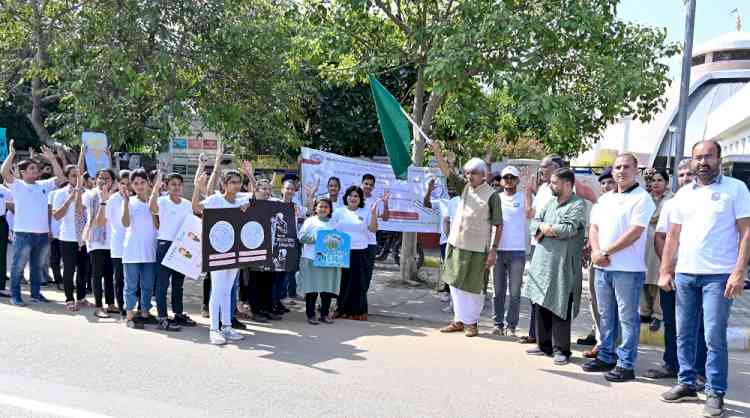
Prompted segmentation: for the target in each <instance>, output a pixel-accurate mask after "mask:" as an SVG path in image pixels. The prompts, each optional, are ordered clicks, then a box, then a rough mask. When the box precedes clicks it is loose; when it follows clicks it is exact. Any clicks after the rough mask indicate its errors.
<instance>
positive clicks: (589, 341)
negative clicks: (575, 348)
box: [576, 334, 596, 345]
mask: <svg viewBox="0 0 750 418" xmlns="http://www.w3.org/2000/svg"><path fill="white" fill-rule="evenodd" d="M576 344H578V345H596V336H594V335H592V334H589V335H587V336H585V337H581V338H579V339H578V340H576Z"/></svg>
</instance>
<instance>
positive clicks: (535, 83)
mask: <svg viewBox="0 0 750 418" xmlns="http://www.w3.org/2000/svg"><path fill="white" fill-rule="evenodd" d="M617 4H618V1H617V0H567V1H563V2H560V1H553V0H537V1H525V0H501V1H490V0H463V1H461V0H430V1H420V2H411V1H403V0H373V1H362V0H328V1H321V0H308V1H307V2H306V5H307V9H306V15H307V16H308V17H309V19H310V20H311V22H314V23H316V24H317V25H318V29H316V31H315V33H314V34H313V35H314V36H315V37H316V41H315V42H313V43H311V45H310V51H311V53H313V54H317V55H318V56H319V57H321V58H318V62H320V63H321V65H324V66H331V63H333V65H334V66H337V67H338V68H339V69H342V70H343V69H345V68H349V69H350V71H348V73H349V77H362V76H363V73H364V72H367V71H368V70H369V69H370V68H374V67H378V68H382V67H383V66H388V65H394V66H395V65H399V64H400V63H402V62H408V63H410V65H413V66H414V68H415V70H416V74H417V77H416V82H415V84H414V86H413V90H412V91H413V98H412V100H411V102H412V103H411V106H410V107H411V112H412V117H413V119H414V120H415V122H416V123H417V124H419V125H420V126H421V128H422V129H423V130H424V131H425V132H428V133H429V132H431V130H432V128H433V122H434V120H435V115H436V114H437V112H438V110H439V109H440V106H441V105H442V104H443V102H444V101H445V99H446V98H447V97H449V96H450V95H451V94H452V93H454V92H456V91H460V89H462V88H464V87H465V86H466V85H467V84H470V83H480V84H481V85H486V86H489V87H494V88H496V89H501V90H503V91H506V92H507V94H508V95H509V96H510V97H511V98H512V100H513V102H514V104H515V105H516V107H515V108H514V109H513V112H512V113H513V115H514V117H515V118H516V119H517V121H518V124H519V125H520V126H524V127H528V128H529V129H532V130H533V131H535V132H537V133H538V134H539V135H535V136H536V137H538V138H540V139H541V140H542V141H543V142H544V143H545V146H547V147H548V148H554V149H557V150H559V151H560V152H562V153H563V154H565V155H571V154H574V153H575V152H577V151H579V150H581V149H583V148H584V147H585V146H586V145H587V144H588V143H589V142H590V141H593V140H595V139H596V138H597V137H598V135H599V134H600V132H601V131H602V129H603V128H604V127H605V126H606V125H607V124H608V123H610V122H612V121H614V120H616V118H617V117H619V116H620V115H623V114H635V115H638V116H639V117H641V118H642V119H648V118H649V117H651V116H652V115H653V114H654V113H655V112H656V111H657V110H658V109H659V108H660V107H661V106H663V105H664V99H663V98H662V93H663V91H664V90H665V88H666V86H667V84H668V80H667V70H668V68H667V66H666V65H665V64H663V61H664V58H667V57H669V56H671V55H673V54H675V53H676V52H677V48H676V46H675V45H668V44H665V42H664V41H665V31H664V30H657V29H652V28H648V27H644V26H639V25H634V24H630V23H625V22H622V21H620V20H618V19H617V18H616V16H615V12H616V6H617ZM342 72H344V71H342ZM413 137H414V142H413V143H414V145H413V150H412V157H413V163H414V164H415V165H420V164H421V163H422V161H423V157H424V141H423V139H422V138H420V136H419V135H418V133H417V130H416V128H415V129H414V132H413ZM415 242H416V238H415V235H414V234H405V236H404V240H403V250H402V254H403V257H402V259H403V260H405V262H404V263H402V264H401V273H402V277H403V278H404V279H411V278H414V277H415V276H416V263H414V262H412V260H413V255H414V253H415Z"/></svg>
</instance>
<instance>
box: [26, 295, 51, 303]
mask: <svg viewBox="0 0 750 418" xmlns="http://www.w3.org/2000/svg"><path fill="white" fill-rule="evenodd" d="M29 302H33V303H49V299H47V298H45V297H44V295H42V294H38V295H36V296H32V297H30V298H29Z"/></svg>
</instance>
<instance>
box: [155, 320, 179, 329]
mask: <svg viewBox="0 0 750 418" xmlns="http://www.w3.org/2000/svg"><path fill="white" fill-rule="evenodd" d="M159 329H160V330H162V331H170V332H176V331H179V330H180V326H179V325H177V324H176V323H175V322H173V321H170V320H169V318H162V319H160V320H159Z"/></svg>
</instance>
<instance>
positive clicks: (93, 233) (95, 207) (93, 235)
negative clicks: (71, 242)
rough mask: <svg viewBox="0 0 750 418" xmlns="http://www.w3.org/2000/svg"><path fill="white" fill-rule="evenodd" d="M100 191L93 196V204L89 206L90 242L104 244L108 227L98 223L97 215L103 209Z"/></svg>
mask: <svg viewBox="0 0 750 418" xmlns="http://www.w3.org/2000/svg"><path fill="white" fill-rule="evenodd" d="M99 199H100V197H99V192H98V191H96V192H94V194H93V197H92V198H91V205H90V207H89V213H88V216H89V224H88V231H87V232H88V233H87V234H86V236H87V237H88V241H89V242H96V243H100V244H103V243H105V242H106V241H107V227H106V226H98V225H96V216H97V214H98V213H99V210H100V209H101V205H100V204H99V203H100V200H99Z"/></svg>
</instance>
